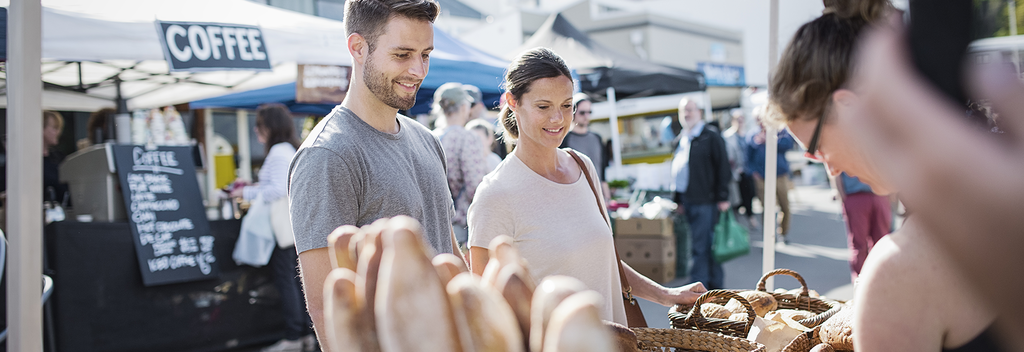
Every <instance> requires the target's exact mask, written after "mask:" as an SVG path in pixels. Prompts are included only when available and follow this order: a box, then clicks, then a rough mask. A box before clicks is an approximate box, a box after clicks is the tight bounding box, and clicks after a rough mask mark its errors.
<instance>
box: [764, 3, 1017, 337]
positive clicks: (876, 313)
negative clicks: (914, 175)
mask: <svg viewBox="0 0 1024 352" xmlns="http://www.w3.org/2000/svg"><path fill="white" fill-rule="evenodd" d="M824 3H825V5H826V8H825V12H824V13H823V14H822V16H821V17H819V18H817V19H814V20H812V21H811V22H808V23H806V24H804V25H803V26H801V27H800V28H799V29H798V30H797V32H796V34H795V35H794V37H793V39H792V41H791V42H790V44H789V45H788V46H787V48H786V50H785V51H784V52H783V55H782V57H781V58H780V60H779V64H778V67H777V68H776V71H775V74H774V75H773V77H772V79H771V82H770V87H769V96H770V98H769V99H770V105H771V113H769V115H768V120H769V121H766V123H773V122H774V123H776V124H780V125H785V126H787V127H788V128H789V131H790V133H792V135H793V136H794V137H795V138H796V140H797V141H798V142H799V143H801V144H803V145H806V146H807V152H808V154H809V155H810V156H812V157H813V158H816V159H820V160H822V161H824V163H825V165H826V166H827V168H828V170H829V171H830V173H831V174H833V175H837V174H839V173H840V172H846V173H848V174H850V175H851V176H857V177H858V178H859V179H860V181H862V182H864V183H866V184H868V185H869V186H871V189H872V190H873V191H874V192H875V193H877V194H890V193H893V192H895V191H896V190H897V189H896V188H895V187H894V183H893V182H892V179H891V178H887V177H884V176H883V175H882V173H881V172H880V171H879V170H880V166H881V165H880V163H881V162H882V161H881V160H880V159H879V158H871V157H869V153H868V152H869V151H871V150H872V149H873V148H875V147H876V146H874V145H871V144H870V143H864V142H863V140H862V139H858V138H857V137H858V132H859V130H858V128H856V127H855V126H856V125H855V124H856V121H858V120H865V119H869V118H870V117H869V116H867V115H868V113H867V112H868V111H870V110H869V109H870V106H867V105H865V104H864V103H863V102H864V100H863V99H864V98H865V97H868V96H870V94H871V92H870V91H865V90H864V87H863V86H860V85H858V84H856V83H855V82H852V78H853V75H854V73H855V72H857V71H856V69H857V68H856V67H855V66H854V65H853V53H854V49H855V46H856V45H857V41H858V37H859V36H860V33H861V32H864V31H865V28H867V27H869V26H871V25H873V24H874V23H877V22H881V19H882V18H883V17H884V16H886V15H888V14H893V13H894V11H895V10H894V9H893V7H892V4H891V3H889V1H887V0H849V1H837V0H825V1H824ZM963 235H964V236H970V235H972V234H970V233H963ZM858 281H859V282H858V283H857V285H856V288H855V294H854V299H853V301H854V303H853V309H854V317H853V331H854V345H855V346H856V347H855V348H856V350H857V351H858V352H872V351H939V350H943V351H993V350H999V349H998V347H996V346H995V341H994V333H995V330H994V329H993V322H994V321H995V319H996V316H997V313H996V312H995V311H994V310H992V309H990V308H989V306H988V305H986V302H985V301H984V300H983V299H982V298H981V296H979V295H978V294H977V293H976V291H975V290H974V289H972V288H971V287H970V284H969V281H968V280H967V278H966V277H965V276H963V273H962V272H961V271H960V270H959V269H958V268H957V267H956V266H955V265H954V264H953V262H952V261H950V260H949V259H948V257H946V255H945V254H944V253H943V252H942V250H941V247H940V245H939V243H938V242H937V241H936V240H935V238H934V236H933V235H932V234H931V233H930V231H929V229H928V228H926V227H924V226H922V224H921V223H920V222H918V220H917V218H916V217H915V216H914V215H910V216H909V217H908V219H907V221H906V222H905V223H904V224H903V226H902V227H901V228H900V230H899V231H896V232H894V233H892V234H890V235H889V236H886V237H884V238H882V239H881V240H880V241H878V243H876V244H875V246H874V248H872V249H871V252H870V253H869V254H868V256H867V259H866V261H865V263H864V266H863V268H862V269H861V273H860V278H859V280H858Z"/></svg>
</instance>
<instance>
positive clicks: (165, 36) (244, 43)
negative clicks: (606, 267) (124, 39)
mask: <svg viewBox="0 0 1024 352" xmlns="http://www.w3.org/2000/svg"><path fill="white" fill-rule="evenodd" d="M157 30H158V31H159V32H160V33H159V34H160V35H159V36H160V43H161V46H162V48H163V51H164V58H165V59H167V63H168V66H170V68H171V71H172V72H173V71H188V72H196V71H218V70H253V71H269V70H271V67H270V58H269V56H268V55H267V45H266V41H265V40H264V38H263V32H262V31H261V30H260V28H259V27H256V26H248V25H240V24H221V23H196V22H162V21H157Z"/></svg>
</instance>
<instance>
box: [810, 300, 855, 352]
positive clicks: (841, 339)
mask: <svg viewBox="0 0 1024 352" xmlns="http://www.w3.org/2000/svg"><path fill="white" fill-rule="evenodd" d="M853 332H854V331H853V309H850V308H844V309H840V310H839V312H837V313H836V314H835V315H833V316H832V317H831V318H828V320H826V321H825V322H824V323H821V328H820V330H819V331H818V336H819V337H820V338H821V342H824V343H827V344H830V345H832V347H833V348H835V349H836V350H840V351H853V350H854V349H853Z"/></svg>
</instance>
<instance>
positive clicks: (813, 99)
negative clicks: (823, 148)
mask: <svg viewBox="0 0 1024 352" xmlns="http://www.w3.org/2000/svg"><path fill="white" fill-rule="evenodd" d="M824 3H825V11H824V14H822V15H821V17H818V18H816V19H814V20H813V21H811V22H808V23H806V24H804V25H803V26H801V27H800V29H798V30H797V31H796V34H794V35H793V40H792V41H790V42H789V45H788V46H786V50H785V51H784V52H783V53H782V57H781V58H780V59H779V64H778V66H777V67H776V71H775V74H774V75H773V76H772V79H771V84H770V87H769V92H768V96H769V97H770V105H771V106H770V107H771V112H770V113H769V114H767V116H765V119H766V122H772V123H785V122H789V121H794V120H797V119H808V120H814V119H818V118H821V117H822V116H823V114H824V113H825V112H826V109H827V108H828V106H829V103H830V102H831V101H832V93H833V92H835V91H836V90H837V89H839V88H841V87H843V86H844V85H845V84H846V82H847V80H848V79H849V78H850V77H851V74H852V73H853V70H854V67H853V63H852V60H853V50H854V47H855V44H856V42H857V37H858V36H859V35H860V33H861V31H862V30H863V29H864V27H866V26H867V25H868V24H870V23H872V22H875V21H877V20H879V19H880V18H881V17H882V16H884V15H885V14H886V13H888V12H889V11H890V10H892V9H893V7H892V4H891V3H890V2H889V0H824Z"/></svg>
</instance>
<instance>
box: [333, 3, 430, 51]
mask: <svg viewBox="0 0 1024 352" xmlns="http://www.w3.org/2000/svg"><path fill="white" fill-rule="evenodd" d="M439 12H440V7H439V6H438V5H437V1H435V0H348V1H346V2H345V35H352V33H359V34H360V35H362V36H363V38H366V43H367V45H368V46H369V49H370V53H373V50H374V49H376V47H377V45H376V44H377V37H380V35H381V34H383V33H384V26H385V25H387V23H388V20H390V19H391V18H392V17H395V16H402V17H406V18H411V19H416V20H423V21H428V22H430V23H433V22H434V19H435V18H437V14H438V13H439Z"/></svg>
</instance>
